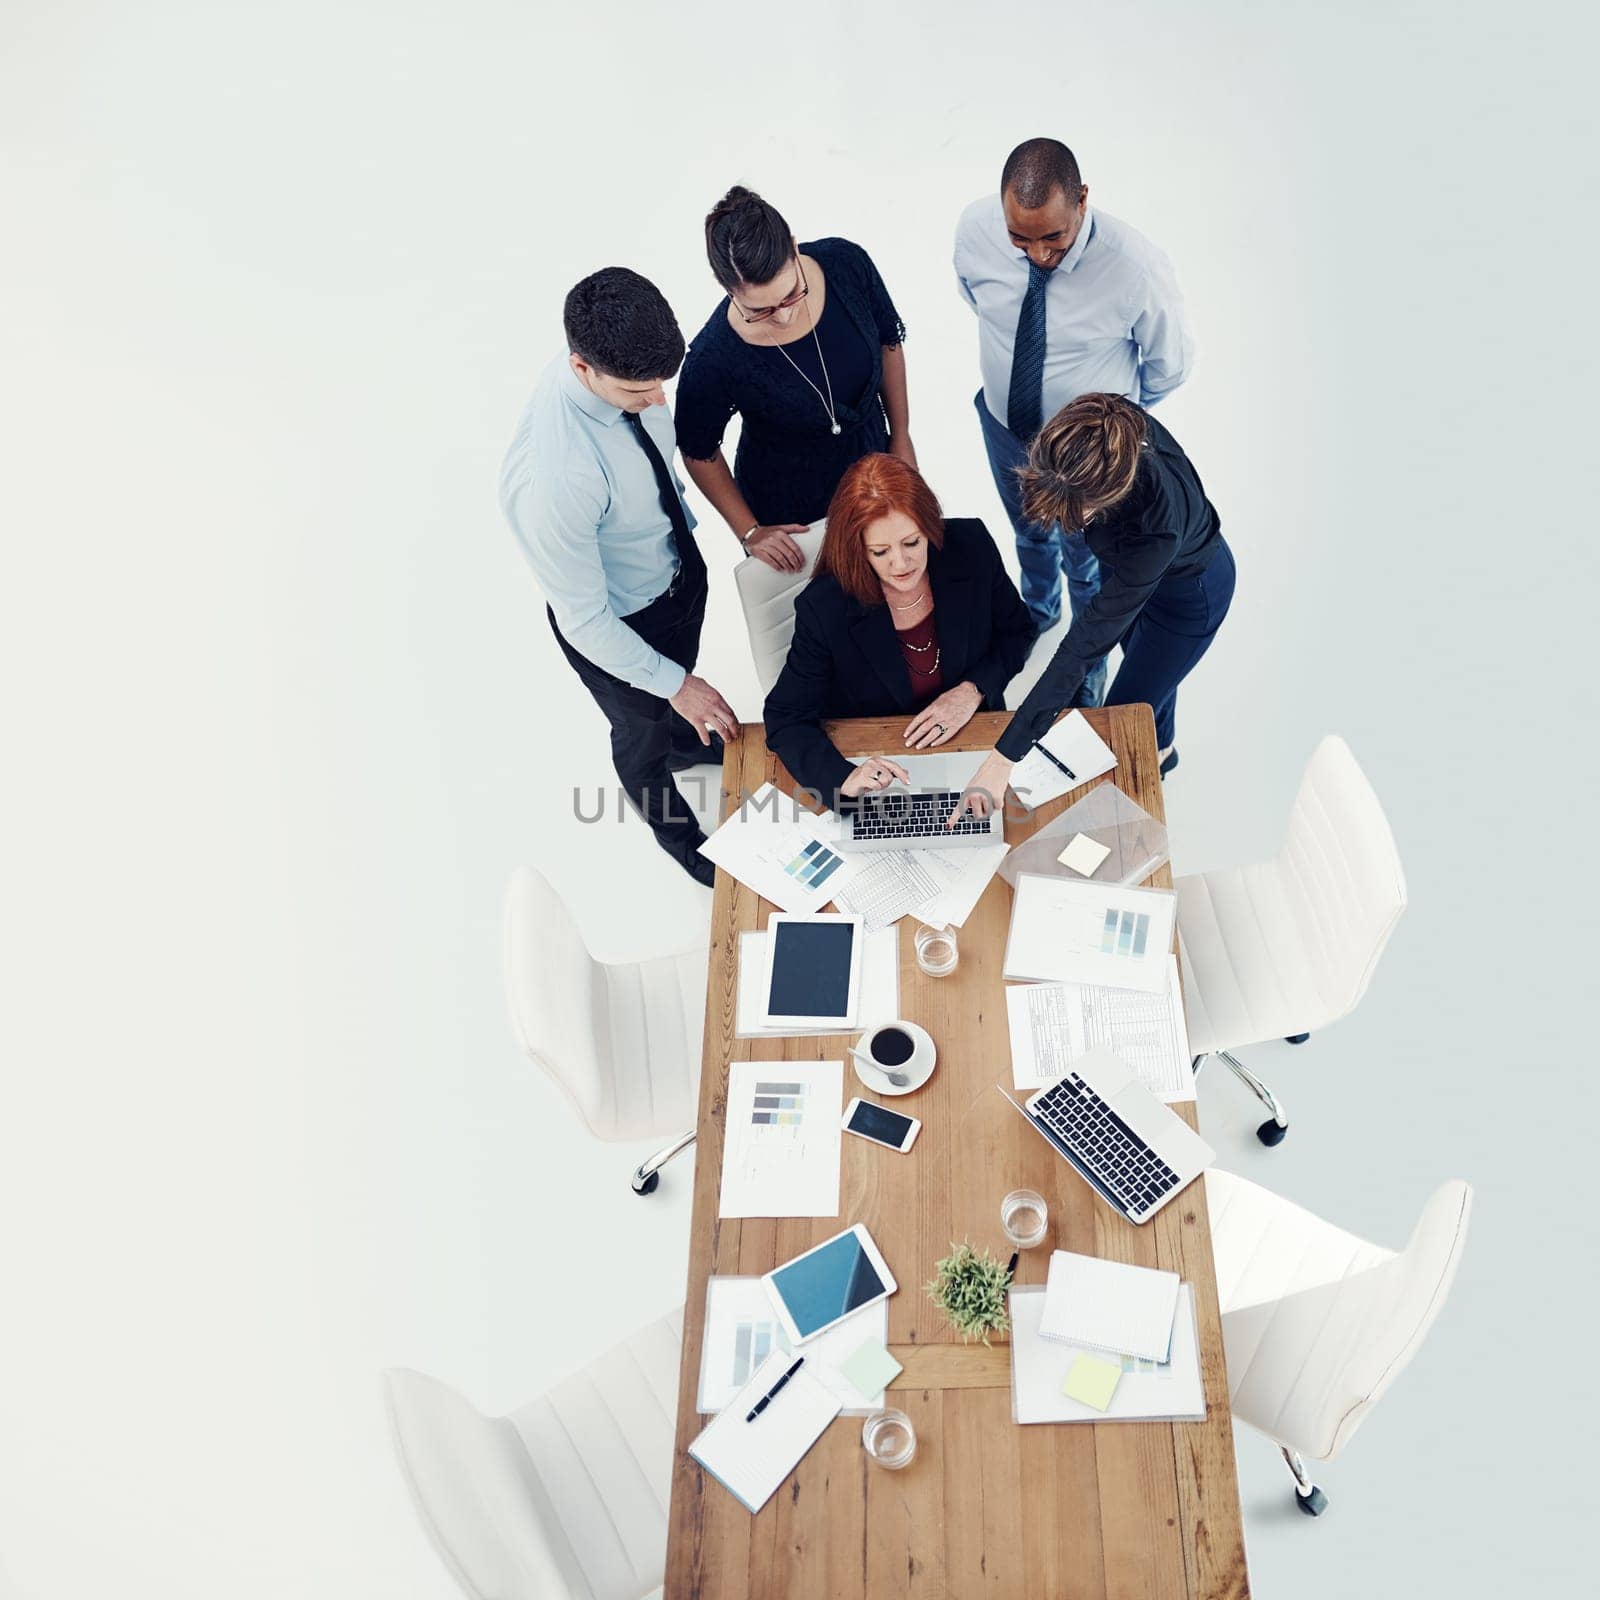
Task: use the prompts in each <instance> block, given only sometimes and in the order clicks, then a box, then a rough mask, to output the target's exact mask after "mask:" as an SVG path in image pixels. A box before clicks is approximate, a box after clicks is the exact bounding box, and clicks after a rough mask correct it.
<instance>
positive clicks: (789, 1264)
mask: <svg viewBox="0 0 1600 1600" xmlns="http://www.w3.org/2000/svg"><path fill="white" fill-rule="evenodd" d="M761 1281H762V1283H764V1284H765V1285H766V1287H767V1293H768V1294H770V1295H771V1296H772V1300H773V1303H774V1305H776V1306H777V1308H778V1315H779V1316H780V1318H781V1319H782V1321H783V1327H784V1332H785V1333H787V1334H788V1335H789V1339H790V1341H791V1343H794V1344H803V1343H804V1342H805V1341H806V1340H807V1339H814V1338H816V1336H817V1335H818V1334H819V1333H824V1332H826V1331H827V1330H828V1329H829V1328H831V1327H832V1326H833V1325H834V1323H836V1322H841V1321H843V1320H844V1318H846V1317H848V1316H849V1315H850V1314H851V1312H853V1311H859V1310H861V1308H862V1307H863V1306H870V1305H875V1304H876V1303H877V1302H878V1301H879V1300H882V1299H884V1298H885V1296H887V1295H891V1294H893V1293H894V1291H895V1289H896V1288H897V1287H898V1286H897V1285H896V1283H895V1281H894V1274H893V1273H891V1272H890V1271H889V1268H888V1264H887V1263H886V1262H885V1261H884V1259H883V1256H882V1254H881V1253H880V1252H879V1250H878V1247H877V1245H876V1244H874V1243H873V1241H872V1235H871V1234H870V1233H868V1232H867V1230H866V1226H865V1224H863V1223H860V1222H858V1223H857V1224H856V1225H855V1226H854V1227H853V1228H846V1229H845V1231H844V1232H843V1233H838V1234H835V1235H834V1236H833V1238H831V1239H827V1240H825V1241H824V1242H823V1243H821V1244H819V1245H817V1246H815V1247H814V1248H812V1249H810V1250H807V1251H806V1253H805V1254H804V1255H803V1256H796V1257H795V1258H794V1260H793V1261H786V1262H784V1264H783V1265H782V1266H781V1267H779V1268H777V1269H776V1270H775V1271H773V1272H769V1273H768V1274H767V1275H766V1276H765V1277H764V1278H763V1279H762V1280H761Z"/></svg>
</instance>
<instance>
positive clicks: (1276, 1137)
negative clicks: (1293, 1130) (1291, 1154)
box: [1256, 1117, 1289, 1145]
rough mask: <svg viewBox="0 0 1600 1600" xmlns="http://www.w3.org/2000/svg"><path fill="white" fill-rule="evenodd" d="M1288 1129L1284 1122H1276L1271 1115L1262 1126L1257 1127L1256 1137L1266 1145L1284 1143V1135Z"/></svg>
mask: <svg viewBox="0 0 1600 1600" xmlns="http://www.w3.org/2000/svg"><path fill="white" fill-rule="evenodd" d="M1288 1131H1289V1130H1288V1128H1286V1127H1285V1126H1284V1125H1283V1124H1282V1123H1280V1122H1274V1121H1272V1119H1271V1118H1270V1117H1269V1118H1268V1119H1267V1121H1265V1122H1263V1123H1262V1124H1261V1126H1260V1127H1259V1128H1257V1129H1256V1138H1258V1139H1259V1140H1260V1141H1261V1142H1262V1144H1265V1145H1274V1144H1282V1143H1283V1136H1284V1134H1286V1133H1287V1132H1288Z"/></svg>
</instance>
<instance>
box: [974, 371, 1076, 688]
mask: <svg viewBox="0 0 1600 1600" xmlns="http://www.w3.org/2000/svg"><path fill="white" fill-rule="evenodd" d="M974 403H975V404H976V406H977V408H978V421H979V422H980V423H981V424H982V426H983V447H984V449H985V450H987V451H988V453H989V471H990V472H992V473H993V474H994V486H995V488H996V489H997V490H999V492H1000V503H1001V505H1003V506H1004V507H1005V508H1006V515H1007V516H1008V517H1010V519H1011V528H1012V531H1013V532H1014V533H1015V534H1016V537H1017V564H1018V566H1020V567H1021V568H1022V599H1023V602H1024V604H1025V605H1026V606H1027V608H1028V611H1029V613H1030V614H1031V615H1032V617H1033V620H1034V621H1035V622H1036V623H1037V624H1038V625H1039V630H1040V632H1041V633H1042V632H1043V631H1044V630H1045V629H1046V628H1050V627H1054V626H1055V624H1056V623H1057V622H1058V621H1059V620H1060V617H1061V572H1062V569H1063V568H1065V569H1066V574H1067V598H1068V600H1069V601H1070V602H1071V605H1072V609H1073V611H1074V612H1078V611H1081V610H1082V609H1083V608H1084V607H1085V606H1086V605H1088V603H1089V602H1090V601H1091V600H1093V599H1094V597H1095V596H1096V595H1097V594H1098V593H1099V592H1100V563H1099V562H1098V561H1096V560H1095V558H1094V552H1093V551H1092V550H1090V548H1089V546H1088V545H1087V544H1086V543H1085V542H1084V538H1083V535H1082V534H1081V533H1063V532H1062V530H1061V525H1060V523H1054V524H1052V525H1051V526H1050V527H1048V528H1042V527H1040V526H1039V524H1038V523H1037V522H1029V521H1028V519H1027V518H1026V517H1025V516H1023V514H1022V486H1021V485H1020V484H1019V483H1018V482H1017V468H1018V467H1020V466H1024V465H1025V464H1026V463H1027V460H1028V452H1027V450H1026V449H1025V448H1024V446H1023V444H1022V441H1021V440H1020V439H1018V438H1017V436H1016V435H1015V434H1014V433H1012V431H1011V430H1010V429H1009V428H1007V427H1006V426H1005V425H1004V424H1003V423H1000V422H996V421H995V419H994V417H993V416H992V415H991V414H990V411H989V408H988V406H986V405H985V404H984V403H983V390H982V389H980V390H979V391H978V393H977V397H976V399H975V402H974ZM1105 687H1106V662H1105V657H1104V656H1102V657H1101V658H1100V659H1099V660H1098V661H1097V662H1095V664H1094V666H1093V667H1091V668H1090V669H1089V675H1088V676H1087V677H1086V678H1085V679H1084V680H1083V688H1082V689H1080V690H1079V691H1078V697H1077V699H1076V700H1075V701H1074V702H1073V704H1074V705H1080V706H1097V705H1099V704H1100V701H1101V698H1102V697H1103V696H1104V694H1105Z"/></svg>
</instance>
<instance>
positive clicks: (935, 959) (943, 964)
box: [916, 923, 961, 978]
mask: <svg viewBox="0 0 1600 1600" xmlns="http://www.w3.org/2000/svg"><path fill="white" fill-rule="evenodd" d="M916 946H917V965H918V966H919V967H921V968H922V970H923V971H924V972H926V973H927V974H928V976H929V977H930V978H945V977H948V976H949V975H950V974H951V973H952V972H954V971H955V970H956V966H957V964H958V963H959V962H960V960H961V948H960V946H959V945H958V944H957V943H956V930H955V929H954V928H930V927H928V926H927V925H926V924H925V923H924V924H923V925H922V926H921V927H919V928H918V929H917V937H916Z"/></svg>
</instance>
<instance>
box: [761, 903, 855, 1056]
mask: <svg viewBox="0 0 1600 1600" xmlns="http://www.w3.org/2000/svg"><path fill="white" fill-rule="evenodd" d="M863 931H864V930H863V924H862V919H861V918H860V917H846V916H842V915H840V914H838V913H837V912H823V913H821V914H819V915H817V916H810V917H802V916H794V915H791V914H790V913H788V912H786V911H774V912H773V913H772V915H771V916H770V917H768V918H767V957H766V968H765V971H764V972H763V974H762V982H761V1020H762V1022H763V1023H764V1024H766V1025H767V1026H770V1027H780V1028H812V1029H818V1028H837V1029H838V1030H839V1031H840V1032H843V1031H844V1030H845V1029H847V1028H853V1027H855V1025H856V1007H857V1004H858V1001H859V996H860V993H861V951H862V945H863V943H864V942H865V941H864V939H863Z"/></svg>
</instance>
